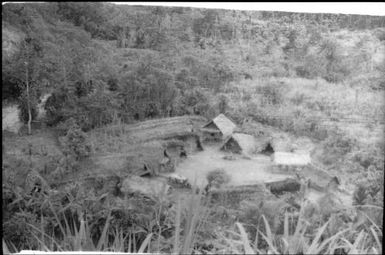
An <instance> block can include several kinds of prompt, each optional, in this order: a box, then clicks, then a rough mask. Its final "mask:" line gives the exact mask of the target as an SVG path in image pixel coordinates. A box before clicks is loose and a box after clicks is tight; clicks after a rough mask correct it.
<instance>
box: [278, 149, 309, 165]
mask: <svg viewBox="0 0 385 255" xmlns="http://www.w3.org/2000/svg"><path fill="white" fill-rule="evenodd" d="M310 162H311V159H310V155H309V154H308V153H302V154H298V153H290V152H275V153H274V163H275V164H276V165H307V164H309V163H310Z"/></svg>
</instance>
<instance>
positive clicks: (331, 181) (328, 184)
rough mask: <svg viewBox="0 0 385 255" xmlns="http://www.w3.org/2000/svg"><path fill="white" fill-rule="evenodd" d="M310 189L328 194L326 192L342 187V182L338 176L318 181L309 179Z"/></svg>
mask: <svg viewBox="0 0 385 255" xmlns="http://www.w3.org/2000/svg"><path fill="white" fill-rule="evenodd" d="M308 185H309V187H310V188H313V189H315V190H317V191H320V192H326V191H328V190H329V191H334V190H336V189H337V188H338V186H339V185H340V180H339V178H338V177H337V176H333V177H330V178H324V179H321V178H316V179H314V178H313V179H309V183H308Z"/></svg>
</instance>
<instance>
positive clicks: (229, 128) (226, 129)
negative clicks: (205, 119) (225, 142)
mask: <svg viewBox="0 0 385 255" xmlns="http://www.w3.org/2000/svg"><path fill="white" fill-rule="evenodd" d="M211 124H214V125H215V126H216V127H217V129H218V130H219V131H220V132H221V133H222V135H223V136H225V137H226V136H228V135H231V134H232V133H233V131H234V129H235V128H236V127H237V126H236V125H235V124H234V123H233V122H232V121H231V120H229V119H228V118H227V117H226V116H225V115H224V114H222V113H221V114H219V115H218V116H217V117H215V118H214V119H212V120H211V121H210V122H209V123H207V124H206V125H204V126H203V127H202V128H203V129H211V128H210V127H209V126H211ZM213 131H215V130H213Z"/></svg>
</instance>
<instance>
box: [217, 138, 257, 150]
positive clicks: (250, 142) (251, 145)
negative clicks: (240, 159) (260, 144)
mask: <svg viewBox="0 0 385 255" xmlns="http://www.w3.org/2000/svg"><path fill="white" fill-rule="evenodd" d="M232 139H233V140H234V141H235V142H236V143H237V144H238V145H239V147H240V148H241V150H242V152H243V153H246V154H249V153H252V152H254V150H255V139H254V137H253V136H252V135H248V134H242V133H234V134H232V135H231V136H230V137H229V138H228V139H227V140H226V141H225V143H224V144H223V146H225V145H226V144H227V143H228V142H229V141H231V140H232ZM223 146H222V147H223Z"/></svg>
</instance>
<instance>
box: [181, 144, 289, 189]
mask: <svg viewBox="0 0 385 255" xmlns="http://www.w3.org/2000/svg"><path fill="white" fill-rule="evenodd" d="M219 146H220V144H218V145H216V146H215V145H206V146H205V147H204V150H203V151H200V152H196V153H195V154H193V155H191V156H188V157H187V159H185V160H184V161H182V162H180V164H179V165H177V167H176V171H175V172H176V173H177V174H179V175H181V176H185V177H186V178H187V179H188V180H189V182H190V183H194V182H195V183H196V185H197V186H198V187H204V186H205V185H207V179H206V176H207V174H208V173H209V172H210V171H212V170H215V169H223V170H224V171H225V172H226V173H227V174H228V175H229V176H231V180H230V183H228V185H231V186H243V185H254V184H258V183H261V182H270V181H280V180H284V179H286V178H288V177H291V175H289V174H276V173H273V172H271V169H270V167H271V165H272V162H271V159H270V157H268V156H265V155H253V156H252V157H245V156H241V155H235V154H231V153H228V152H223V151H221V150H219ZM229 155H232V156H233V157H234V159H233V160H228V159H224V158H223V157H225V156H229Z"/></svg>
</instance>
